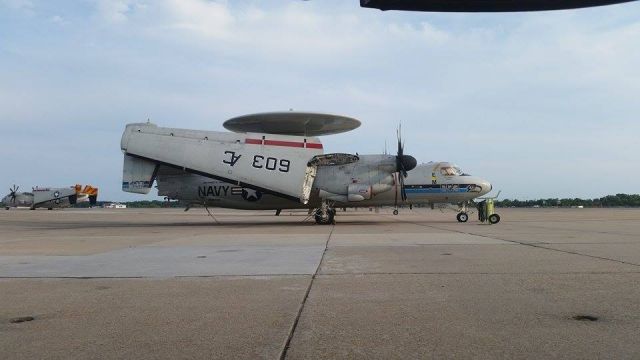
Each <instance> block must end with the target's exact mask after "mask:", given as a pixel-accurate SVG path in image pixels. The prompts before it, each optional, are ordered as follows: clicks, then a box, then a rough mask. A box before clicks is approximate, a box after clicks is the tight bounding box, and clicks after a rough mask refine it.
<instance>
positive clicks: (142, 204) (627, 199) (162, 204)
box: [75, 194, 640, 208]
mask: <svg viewBox="0 0 640 360" xmlns="http://www.w3.org/2000/svg"><path fill="white" fill-rule="evenodd" d="M110 203H112V202H111V201H98V203H97V204H96V205H95V206H98V207H102V206H103V205H105V204H110ZM120 204H125V205H127V207H128V208H182V207H184V206H185V204H184V203H181V202H179V201H168V202H167V201H162V200H141V201H125V202H121V203H120ZM495 205H496V206H497V207H518V208H519V207H533V206H536V207H537V206H539V207H572V206H584V207H640V194H616V195H607V196H604V197H601V198H596V199H580V198H573V199H571V198H564V199H558V198H549V199H537V200H518V199H502V200H495ZM89 206H90V205H89V203H88V202H84V203H79V204H77V205H76V206H75V207H89ZM194 207H197V205H196V206H194Z"/></svg>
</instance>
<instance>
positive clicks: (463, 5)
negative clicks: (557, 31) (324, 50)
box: [360, 0, 635, 12]
mask: <svg viewBox="0 0 640 360" xmlns="http://www.w3.org/2000/svg"><path fill="white" fill-rule="evenodd" d="M630 1H635V0H360V6H361V7H365V8H375V9H380V10H409V11H438V12H507V11H540V10H562V9H575V8H584V7H592V6H601V5H611V4H618V3H624V2H630Z"/></svg>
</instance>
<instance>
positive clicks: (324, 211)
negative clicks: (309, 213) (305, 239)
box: [313, 204, 336, 225]
mask: <svg viewBox="0 0 640 360" xmlns="http://www.w3.org/2000/svg"><path fill="white" fill-rule="evenodd" d="M335 216H336V209H334V208H332V207H330V206H329V205H328V204H322V207H320V208H318V209H317V210H316V212H315V214H314V215H313V217H314V218H315V219H316V224H319V225H329V224H335V219H334V218H335Z"/></svg>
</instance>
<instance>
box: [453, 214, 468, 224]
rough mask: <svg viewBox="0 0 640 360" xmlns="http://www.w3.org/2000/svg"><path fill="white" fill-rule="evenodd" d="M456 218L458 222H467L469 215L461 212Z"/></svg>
mask: <svg viewBox="0 0 640 360" xmlns="http://www.w3.org/2000/svg"><path fill="white" fill-rule="evenodd" d="M456 219H458V222H462V223H464V222H467V220H469V215H467V213H466V212H461V213H458V216H456Z"/></svg>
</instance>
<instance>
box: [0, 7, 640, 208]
mask: <svg viewBox="0 0 640 360" xmlns="http://www.w3.org/2000/svg"><path fill="white" fill-rule="evenodd" d="M290 108H293V109H295V110H306V111H316V112H329V113H336V114H343V115H347V116H352V117H355V118H357V119H360V120H361V121H362V126H361V127H360V128H359V129H357V130H355V131H353V132H350V133H346V134H341V135H335V136H327V137H324V138H323V142H324V144H325V151H328V152H358V153H360V154H368V153H380V152H382V150H383V148H384V142H385V140H387V141H388V142H389V144H390V145H391V144H393V141H394V138H395V128H396V127H397V125H398V123H399V122H400V121H402V128H403V130H404V139H405V142H406V147H405V151H406V153H409V154H412V155H414V156H415V157H416V158H417V159H418V161H419V162H427V161H430V160H447V161H451V162H454V163H456V164H458V165H459V166H460V167H462V168H463V169H464V170H465V171H467V172H469V173H472V174H474V175H479V176H482V177H484V178H487V179H488V180H490V181H491V182H492V183H493V184H494V189H496V188H497V189H502V191H503V192H502V197H506V198H514V197H517V198H540V197H589V198H590V197H600V196H603V195H606V194H615V193H620V192H623V193H638V180H637V179H639V178H640V166H639V165H640V161H639V160H638V158H639V157H640V121H639V120H640V3H637V2H633V3H628V4H621V5H615V6H607V7H600V8H591V9H582V10H569V11H557V12H540V13H510V14H435V13H410V12H381V11H378V10H373V9H363V8H360V7H359V2H358V1H357V0H348V1H347V0H316V1H293V0H292V1H286V0H279V1H258V0H255V1H239V0H238V1H235V0H234V1H205V0H158V1H151V0H147V1H143V0H140V1H133V0H131V1H124V0H123V1H89V0H86V1H77V0H74V1H44V0H43V1H37V0H31V1H29V0H0V125H2V142H1V146H2V155H1V156H0V186H3V188H2V189H7V192H8V188H9V186H10V185H11V184H14V183H15V184H18V185H20V186H22V188H23V189H30V188H31V187H32V186H35V185H41V186H42V185H50V186H56V185H57V186H68V185H72V184H75V183H83V184H86V183H89V184H92V185H94V186H98V187H99V188H100V198H101V199H103V200H134V199H140V200H143V199H148V200H150V199H154V198H155V196H151V195H148V196H141V195H132V194H127V193H124V192H122V191H121V190H120V186H121V176H122V153H121V151H120V148H119V141H120V136H121V134H122V130H123V129H124V126H125V124H126V123H129V122H139V121H145V120H146V119H147V118H151V121H153V122H155V123H157V124H158V125H160V126H170V127H184V128H194V129H206V130H223V128H222V122H223V121H224V120H226V119H228V118H231V117H234V116H238V115H242V114H247V113H255V112H264V111H279V110H288V109H290ZM2 192H3V193H4V192H5V191H2Z"/></svg>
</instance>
